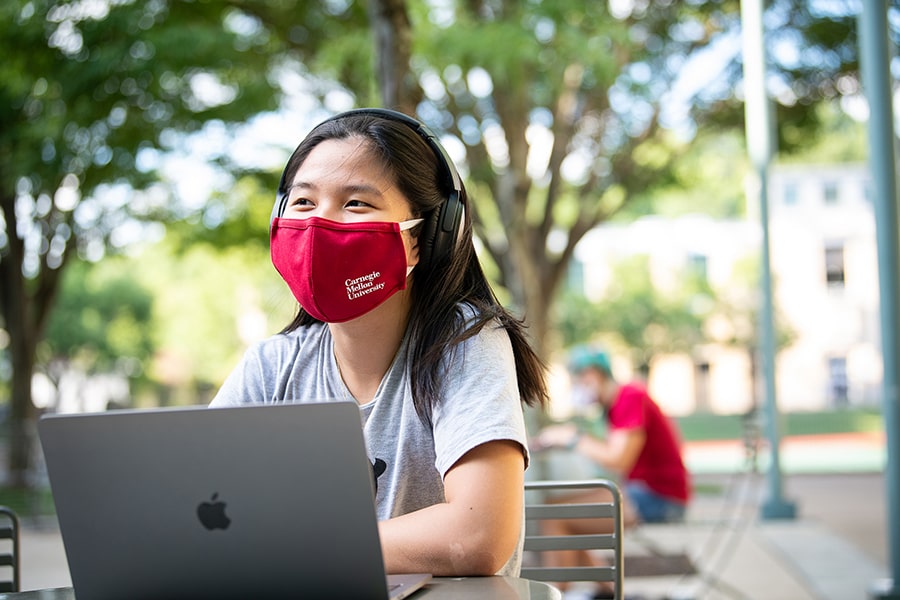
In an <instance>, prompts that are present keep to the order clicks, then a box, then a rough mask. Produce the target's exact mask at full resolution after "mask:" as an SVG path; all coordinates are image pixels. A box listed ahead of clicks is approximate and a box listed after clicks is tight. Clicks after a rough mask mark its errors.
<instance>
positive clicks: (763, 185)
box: [741, 0, 797, 519]
mask: <svg viewBox="0 0 900 600" xmlns="http://www.w3.org/2000/svg"><path fill="white" fill-rule="evenodd" d="M762 16H763V1H762V0H744V1H743V2H741V28H742V31H743V42H744V48H743V50H744V55H743V59H744V95H745V107H744V116H745V127H746V135H747V150H748V153H749V155H750V161H751V162H752V163H753V167H754V170H755V172H756V176H757V182H758V183H759V205H760V211H759V215H760V221H761V224H762V231H763V240H762V255H761V264H760V269H761V271H762V274H761V293H762V300H763V306H762V311H761V315H760V317H761V318H760V321H761V322H760V337H761V340H760V341H761V343H760V349H761V355H762V366H763V373H764V376H765V392H766V398H765V403H764V407H763V408H764V414H765V419H764V421H765V432H766V436H767V437H768V439H769V452H770V461H769V469H768V471H767V472H766V479H767V481H768V486H769V489H768V496H767V498H766V499H765V500H764V501H763V504H762V507H761V515H762V517H763V518H764V519H793V518H794V517H795V516H796V514H797V509H796V506H795V505H794V503H792V502H788V501H786V500H785V499H784V498H783V497H782V491H781V454H780V452H779V449H780V434H779V431H778V426H779V419H778V417H779V415H778V402H777V399H776V396H775V324H774V321H775V319H774V309H773V305H772V273H771V261H770V259H769V200H768V183H769V182H768V172H769V161H770V160H771V157H772V154H773V143H772V131H771V123H772V116H771V110H770V105H769V97H768V94H767V93H766V84H765V78H766V53H765V45H764V43H763V21H762Z"/></svg>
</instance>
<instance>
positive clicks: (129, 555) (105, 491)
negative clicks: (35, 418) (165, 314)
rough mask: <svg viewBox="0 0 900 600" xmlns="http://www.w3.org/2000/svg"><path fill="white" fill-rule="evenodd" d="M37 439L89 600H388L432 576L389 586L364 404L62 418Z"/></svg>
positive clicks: (83, 595)
mask: <svg viewBox="0 0 900 600" xmlns="http://www.w3.org/2000/svg"><path fill="white" fill-rule="evenodd" d="M38 428H39V433H40V438H41V444H42V446H43V450H44V456H45V460H46V462H47V469H48V472H49V476H50V486H51V489H52V491H53V499H54V502H55V504H56V511H57V516H58V518H59V525H60V532H61V533H62V538H63V545H64V546H65V550H66V557H67V560H68V563H69V572H70V575H71V577H72V584H73V587H74V590H75V593H76V595H77V596H78V600H104V599H117V600H118V599H121V598H129V599H131V600H140V599H148V600H149V599H151V598H152V599H154V600H158V599H160V598H191V599H198V598H216V599H223V598H226V599H227V598H242V599H246V598H279V597H281V598H288V597H290V598H300V597H302V598H372V599H377V600H387V599H388V598H390V599H394V598H404V597H406V596H408V595H409V594H411V593H413V592H414V591H415V590H416V589H419V588H421V587H422V586H423V585H424V584H425V583H427V581H428V579H429V578H430V576H428V575H414V576H394V575H392V576H390V577H386V576H385V572H384V563H383V560H382V554H381V546H380V542H379V539H378V526H377V521H376V516H375V508H374V501H373V497H374V496H373V476H372V465H371V463H370V462H369V460H368V457H367V454H366V450H365V443H364V440H363V434H362V426H361V421H360V414H359V407H358V406H357V405H356V404H353V403H349V402H328V403H318V404H291V405H265V406H250V407H240V408H206V407H191V408H176V409H159V410H126V411H112V412H105V413H92V414H78V415H50V416H45V417H44V418H42V419H41V420H40V423H39V425H38ZM389 580H390V581H389ZM390 588H393V589H392V590H391V589H390Z"/></svg>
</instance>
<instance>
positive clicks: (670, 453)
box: [607, 383, 691, 503]
mask: <svg viewBox="0 0 900 600" xmlns="http://www.w3.org/2000/svg"><path fill="white" fill-rule="evenodd" d="M607 421H608V422H609V426H610V429H638V428H640V429H643V430H644V433H645V434H646V441H645V442H644V447H643V449H642V450H641V453H640V455H638V458H637V461H635V463H634V466H633V467H632V469H631V471H630V472H629V473H628V474H627V475H626V476H625V479H626V480H627V481H643V482H644V483H645V484H646V485H647V487H649V488H650V489H651V490H653V491H654V492H656V493H657V494H660V495H661V496H665V497H666V498H672V499H674V500H678V501H680V502H685V503H686V502H687V501H688V500H689V499H690V495H691V490H690V482H689V476H688V472H687V469H685V467H684V461H682V460H681V439H680V436H679V434H678V431H677V429H676V425H675V424H674V423H673V422H672V421H671V420H670V419H669V418H668V417H667V416H666V415H664V414H663V413H662V411H661V410H660V409H659V406H657V404H656V402H654V401H653V399H652V398H650V396H649V395H648V394H647V391H646V390H645V389H644V388H643V386H641V385H639V384H636V383H627V384H624V385H622V386H620V387H619V393H618V395H617V396H616V399H615V401H614V402H613V405H612V407H611V408H610V409H609V412H608V413H607Z"/></svg>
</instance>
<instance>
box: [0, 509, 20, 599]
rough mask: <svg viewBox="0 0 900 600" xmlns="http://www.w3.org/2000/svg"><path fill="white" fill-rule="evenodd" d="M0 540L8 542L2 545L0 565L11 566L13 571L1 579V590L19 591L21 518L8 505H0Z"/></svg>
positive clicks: (0, 547) (0, 548)
mask: <svg viewBox="0 0 900 600" xmlns="http://www.w3.org/2000/svg"><path fill="white" fill-rule="evenodd" d="M0 521H5V522H4V523H3V524H2V525H0V541H3V540H8V543H6V544H3V545H2V546H0V567H9V568H10V570H11V571H12V573H11V577H9V578H8V579H0V592H18V591H19V518H18V517H17V516H16V513H15V511H13V509H11V508H9V507H8V506H0Z"/></svg>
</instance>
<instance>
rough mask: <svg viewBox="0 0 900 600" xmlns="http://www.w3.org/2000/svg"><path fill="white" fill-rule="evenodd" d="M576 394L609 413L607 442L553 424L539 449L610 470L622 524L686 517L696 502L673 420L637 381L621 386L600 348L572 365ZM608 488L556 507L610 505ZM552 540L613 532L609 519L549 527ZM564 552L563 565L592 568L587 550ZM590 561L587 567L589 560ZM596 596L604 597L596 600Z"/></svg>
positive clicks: (580, 355)
mask: <svg viewBox="0 0 900 600" xmlns="http://www.w3.org/2000/svg"><path fill="white" fill-rule="evenodd" d="M570 369H571V372H572V375H573V378H574V389H573V396H574V397H575V398H578V399H581V402H579V404H595V403H596V404H598V405H599V406H600V407H601V409H602V410H603V412H604V414H605V419H606V425H607V434H606V436H605V437H604V438H599V437H595V436H593V435H589V434H587V433H584V432H581V431H579V429H578V428H577V427H576V426H575V425H574V424H571V423H567V424H562V425H552V426H549V427H547V428H545V429H543V430H541V431H540V432H539V433H538V435H537V436H536V439H535V442H536V443H535V447H536V449H545V448H569V449H571V450H573V451H575V452H578V453H580V454H582V455H584V456H586V457H587V458H589V459H590V460H592V461H593V462H595V463H597V464H598V465H600V466H602V467H603V468H604V469H606V470H608V471H610V472H611V473H613V474H614V475H615V476H616V477H615V478H616V479H618V481H619V484H620V485H621V487H622V488H623V491H624V494H623V513H624V521H625V527H626V528H628V527H631V526H633V525H635V524H636V523H639V522H644V523H664V522H676V521H681V520H683V519H684V515H685V510H686V507H687V504H688V502H689V500H690V498H691V482H690V475H689V473H688V471H687V469H686V468H685V466H684V461H683V459H682V457H681V439H680V434H679V432H678V430H677V427H676V425H675V424H674V422H672V421H671V420H670V419H669V418H668V417H667V416H666V415H665V414H663V412H662V410H660V408H659V406H658V405H657V404H656V402H654V401H653V399H652V398H651V397H650V395H649V394H648V393H647V390H646V389H645V388H644V386H643V385H641V384H639V383H623V384H619V383H618V382H617V381H616V380H615V378H614V377H613V375H612V369H611V368H610V362H609V357H608V355H607V354H606V353H605V352H603V351H601V350H596V349H590V348H581V349H578V350H577V351H576V352H575V353H574V354H573V358H572V360H571V365H570ZM603 493H605V492H604V491H596V492H584V493H581V494H580V495H579V496H578V497H569V498H562V499H557V500H554V501H557V502H572V501H575V502H592V501H603V500H605V501H609V500H610V499H609V498H599V497H591V496H595V495H596V496H599V495H600V494H603ZM548 526H549V527H550V528H552V531H547V533H549V534H552V535H577V534H587V533H597V532H598V531H600V530H603V529H608V530H610V531H611V528H612V524H611V522H609V521H608V520H603V521H599V522H597V521H593V522H592V521H589V520H578V519H573V520H563V521H552V522H550V524H549V525H548ZM573 554H575V556H573V555H569V556H565V555H564V554H562V553H560V555H559V557H558V560H559V562H560V566H563V565H566V566H569V565H576V564H582V565H584V564H591V562H593V561H592V559H591V557H589V556H587V555H586V553H573ZM585 561H589V562H587V563H586V562H585ZM598 597H602V596H599V595H598Z"/></svg>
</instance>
